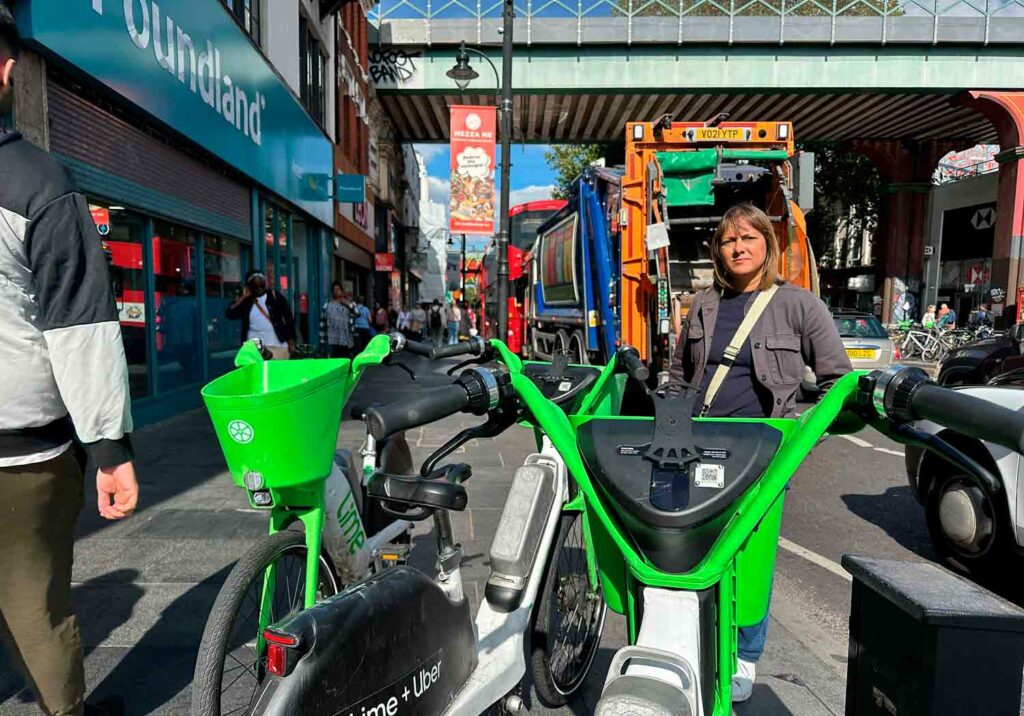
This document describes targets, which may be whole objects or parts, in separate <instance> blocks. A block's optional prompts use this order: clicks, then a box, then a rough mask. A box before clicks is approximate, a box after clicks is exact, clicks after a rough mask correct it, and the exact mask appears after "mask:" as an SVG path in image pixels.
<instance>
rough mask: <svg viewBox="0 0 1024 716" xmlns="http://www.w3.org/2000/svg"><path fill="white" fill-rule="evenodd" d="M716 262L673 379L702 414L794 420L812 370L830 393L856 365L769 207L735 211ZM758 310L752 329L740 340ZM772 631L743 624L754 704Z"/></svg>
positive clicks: (739, 690) (739, 673)
mask: <svg viewBox="0 0 1024 716" xmlns="http://www.w3.org/2000/svg"><path fill="white" fill-rule="evenodd" d="M711 257H712V263H713V267H714V285H713V286H712V287H711V288H707V289H704V290H703V291H700V292H698V293H697V294H695V295H694V297H693V302H692V303H691V305H690V310H689V312H688V313H687V316H686V322H685V324H684V326H683V330H682V333H681V335H680V337H679V342H678V345H677V346H676V352H675V356H674V358H673V362H672V366H671V370H670V373H669V376H670V378H669V379H670V383H673V384H675V385H684V384H685V385H688V386H693V387H696V388H697V389H698V391H699V392H698V399H697V404H696V411H695V412H697V413H698V414H701V415H707V416H710V417H730V418H740V417H747V418H784V417H791V416H792V415H793V414H794V412H795V409H796V399H795V398H796V392H797V389H798V388H799V386H800V382H801V380H802V378H803V372H804V366H805V365H809V366H811V367H812V368H813V369H814V374H815V375H816V376H817V379H818V385H819V386H820V387H821V388H822V389H823V390H826V389H827V388H828V387H830V386H831V385H832V383H833V382H835V380H836V379H837V378H839V377H840V376H841V375H843V374H844V373H847V372H849V371H850V370H852V369H853V368H852V366H851V365H850V359H849V358H848V357H847V356H846V350H845V348H844V347H843V341H842V339H840V337H839V332H838V331H837V330H836V327H835V323H834V322H833V321H832V317H831V315H830V314H829V311H828V308H827V307H826V306H825V304H824V303H822V301H821V300H820V299H819V298H818V297H817V296H815V295H814V294H812V293H810V292H809V291H806V290H804V289H803V288H800V287H799V286H797V285H795V284H793V283H790V282H789V281H786V280H785V279H783V278H782V277H781V276H779V274H778V271H777V269H776V267H777V266H778V258H779V245H778V241H777V239H776V237H775V233H774V231H773V230H772V224H771V220H770V219H769V218H768V216H767V215H765V213H764V212H763V211H761V210H760V209H758V208H757V207H755V206H753V205H752V204H740V205H738V206H734V207H732V208H731V209H729V210H728V211H727V212H726V213H725V216H724V217H723V218H722V221H721V223H719V225H718V229H717V231H716V232H715V234H714V237H713V239H712V251H711ZM752 311H757V313H756V314H755V316H756V317H755V319H754V321H755V322H754V324H753V327H752V329H751V330H750V331H749V335H748V336H746V337H744V336H742V335H741V336H739V338H740V340H738V341H737V340H736V337H737V336H736V334H737V332H738V331H739V329H740V324H741V323H742V322H743V321H744V319H745V318H746V317H747V316H748V315H749V314H750V312H752ZM734 343H737V344H738V345H732V344H734ZM730 347H731V348H732V349H733V351H738V354H737V356H736V358H735V359H734V360H733V361H732V363H731V364H730V363H728V362H726V361H725V360H724V358H725V353H726V351H727V350H728V349H729V348H730ZM730 352H732V351H730ZM705 356H706V357H707V360H706V362H705ZM723 371H724V377H723ZM716 386H717V390H716ZM767 634H768V614H767V613H766V614H765V616H764V618H763V619H762V620H761V621H760V622H759V623H757V624H748V625H741V626H740V629H739V643H738V655H739V660H738V664H737V670H736V673H735V674H734V675H733V677H732V698H733V701H746V700H747V699H749V698H750V694H751V691H752V689H753V684H754V679H755V677H756V673H755V672H756V668H755V664H756V663H757V660H758V659H760V657H761V654H762V653H763V651H764V644H765V639H766V637H767Z"/></svg>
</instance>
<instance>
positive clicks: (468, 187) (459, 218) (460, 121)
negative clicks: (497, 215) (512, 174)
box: [448, 105, 497, 234]
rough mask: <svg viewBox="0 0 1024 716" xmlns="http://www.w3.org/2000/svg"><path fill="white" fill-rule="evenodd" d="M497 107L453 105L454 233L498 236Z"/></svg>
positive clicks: (449, 223)
mask: <svg viewBox="0 0 1024 716" xmlns="http://www.w3.org/2000/svg"><path fill="white" fill-rule="evenodd" d="M496 126H497V121H496V110H495V108H494V107H480V106H466V105H452V107H451V124H450V126H449V135H450V137H451V147H450V149H451V202H450V212H449V214H450V217H449V220H448V229H449V231H451V233H453V234H493V233H494V153H495V152H494V140H495V136H496V134H497V132H496Z"/></svg>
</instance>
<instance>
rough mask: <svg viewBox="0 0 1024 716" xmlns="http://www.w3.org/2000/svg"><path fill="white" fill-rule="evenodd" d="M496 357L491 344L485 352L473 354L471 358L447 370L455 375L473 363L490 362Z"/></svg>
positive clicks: (449, 373)
mask: <svg viewBox="0 0 1024 716" xmlns="http://www.w3.org/2000/svg"><path fill="white" fill-rule="evenodd" d="M493 359H494V349H493V348H491V347H490V346H487V348H485V349H484V352H483V353H481V354H480V355H478V356H473V357H472V358H470V359H469V360H464V361H462V362H461V363H459V364H457V365H454V366H452V367H451V368H449V369H448V370H447V373H448V375H455V374H456V373H457V372H458V371H460V370H462V369H464V368H468V367H469V366H471V365H478V364H480V363H489V362H490V361H491V360H493Z"/></svg>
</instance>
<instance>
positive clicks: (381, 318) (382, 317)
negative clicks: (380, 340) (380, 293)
mask: <svg viewBox="0 0 1024 716" xmlns="http://www.w3.org/2000/svg"><path fill="white" fill-rule="evenodd" d="M389 325H390V324H389V321H388V312H387V310H386V309H385V308H384V307H383V306H382V305H380V302H379V301H374V302H373V327H374V328H375V329H376V331H377V333H387V332H388V327H389Z"/></svg>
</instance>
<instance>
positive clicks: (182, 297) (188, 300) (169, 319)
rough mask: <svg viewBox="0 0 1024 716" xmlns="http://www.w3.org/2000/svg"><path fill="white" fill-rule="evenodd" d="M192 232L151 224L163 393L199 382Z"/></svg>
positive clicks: (200, 360)
mask: <svg viewBox="0 0 1024 716" xmlns="http://www.w3.org/2000/svg"><path fill="white" fill-rule="evenodd" d="M196 239H197V236H196V232H195V231H193V230H192V229H188V228H185V227H184V226H180V225H178V224H172V223H170V222H167V221H158V220H157V221H154V222H153V271H154V274H155V277H156V288H155V293H154V296H153V297H154V300H155V307H156V354H157V386H158V389H159V390H160V392H167V391H168V390H172V389H174V388H177V387H179V386H183V385H189V384H191V383H198V382H200V381H202V380H203V353H202V337H201V334H200V332H199V298H198V295H197V289H198V286H197V283H196V282H197V278H198V276H197V266H196V258H197V257H196V244H197V241H196Z"/></svg>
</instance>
